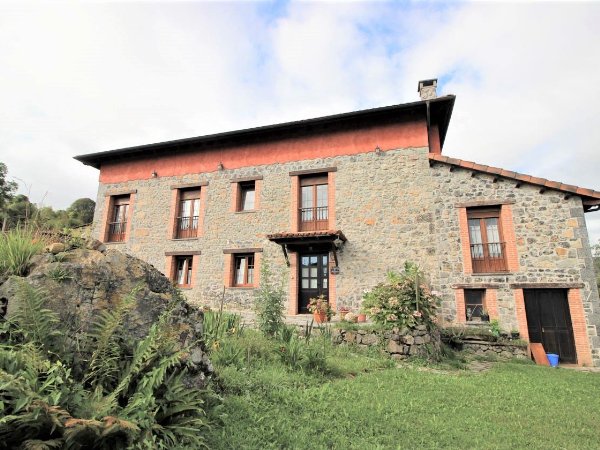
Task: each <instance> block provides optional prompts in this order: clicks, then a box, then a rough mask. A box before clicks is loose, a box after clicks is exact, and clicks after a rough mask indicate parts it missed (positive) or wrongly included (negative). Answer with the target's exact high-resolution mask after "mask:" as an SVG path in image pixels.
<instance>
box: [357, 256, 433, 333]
mask: <svg viewBox="0 0 600 450" xmlns="http://www.w3.org/2000/svg"><path fill="white" fill-rule="evenodd" d="M424 281H425V277H424V275H423V273H422V272H421V270H420V269H419V268H418V267H417V266H416V265H415V264H412V263H410V262H407V263H405V265H404V271H403V272H402V273H400V274H398V273H395V272H392V271H390V272H388V273H387V282H385V283H380V284H378V285H377V286H375V288H374V289H373V290H371V291H369V292H367V293H366V294H365V295H364V297H363V304H362V310H363V311H364V312H365V313H366V314H369V316H370V317H371V319H373V321H374V322H375V323H378V324H383V325H386V326H387V327H409V328H414V327H415V326H417V325H420V324H425V325H427V326H429V327H431V326H432V325H433V320H434V318H435V312H436V306H437V302H438V297H437V296H436V295H435V293H434V292H432V291H431V290H430V289H429V287H428V286H427V285H426V284H424Z"/></svg>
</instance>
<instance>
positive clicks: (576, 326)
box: [567, 289, 592, 366]
mask: <svg viewBox="0 0 600 450" xmlns="http://www.w3.org/2000/svg"><path fill="white" fill-rule="evenodd" d="M567 298H568V300H569V312H570V313H571V325H572V327H573V338H574V339H575V351H576V352H577V365H579V366H583V365H586V366H591V365H592V352H591V351H590V341H589V337H588V334H587V326H586V323H585V311H584V310H583V302H582V301H581V289H569V291H568V294H567Z"/></svg>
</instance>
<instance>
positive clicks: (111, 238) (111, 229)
mask: <svg viewBox="0 0 600 450" xmlns="http://www.w3.org/2000/svg"><path fill="white" fill-rule="evenodd" d="M126 231H127V221H125V222H110V223H109V224H108V239H107V241H108V242H123V241H124V240H125V233H126Z"/></svg>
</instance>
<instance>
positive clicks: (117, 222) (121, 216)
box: [106, 195, 129, 242]
mask: <svg viewBox="0 0 600 450" xmlns="http://www.w3.org/2000/svg"><path fill="white" fill-rule="evenodd" d="M128 217H129V195H121V196H118V197H113V198H112V201H111V211H110V215H109V221H108V231H107V236H106V241H107V242H123V241H124V240H125V236H126V233H127V219H128Z"/></svg>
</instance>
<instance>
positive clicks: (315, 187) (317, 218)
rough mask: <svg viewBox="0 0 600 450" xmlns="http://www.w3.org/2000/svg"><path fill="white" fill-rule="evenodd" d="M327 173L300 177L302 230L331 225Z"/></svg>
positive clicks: (323, 227) (313, 229)
mask: <svg viewBox="0 0 600 450" xmlns="http://www.w3.org/2000/svg"><path fill="white" fill-rule="evenodd" d="M328 203H329V191H328V185H327V174H325V175H317V176H307V177H303V178H301V179H300V211H299V214H300V231H317V230H326V229H327V228H328V227H329V205H328Z"/></svg>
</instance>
